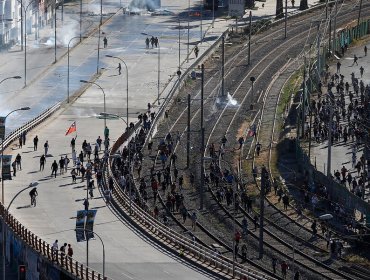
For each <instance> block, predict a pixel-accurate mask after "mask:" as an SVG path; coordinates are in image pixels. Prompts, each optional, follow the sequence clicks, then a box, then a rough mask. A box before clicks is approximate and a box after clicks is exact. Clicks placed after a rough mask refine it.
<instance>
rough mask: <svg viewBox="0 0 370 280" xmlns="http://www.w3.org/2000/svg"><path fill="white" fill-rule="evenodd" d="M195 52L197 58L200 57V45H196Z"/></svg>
mask: <svg viewBox="0 0 370 280" xmlns="http://www.w3.org/2000/svg"><path fill="white" fill-rule="evenodd" d="M194 54H195V58H197V57H198V54H199V48H198V46H195V48H194Z"/></svg>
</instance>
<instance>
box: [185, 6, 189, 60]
mask: <svg viewBox="0 0 370 280" xmlns="http://www.w3.org/2000/svg"><path fill="white" fill-rule="evenodd" d="M189 47H190V0H189V1H188V45H187V56H186V62H189V51H190V50H189Z"/></svg>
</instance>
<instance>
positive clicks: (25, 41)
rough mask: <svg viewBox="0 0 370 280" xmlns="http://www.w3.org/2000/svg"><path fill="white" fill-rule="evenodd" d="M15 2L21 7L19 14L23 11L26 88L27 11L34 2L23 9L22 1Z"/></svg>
mask: <svg viewBox="0 0 370 280" xmlns="http://www.w3.org/2000/svg"><path fill="white" fill-rule="evenodd" d="M17 1H18V2H19V4H20V5H21V8H22V9H21V12H23V10H24V20H23V21H24V30H23V32H24V86H25V87H26V85H27V10H28V8H29V7H30V5H31V4H32V3H33V2H35V1H36V0H32V1H30V2H29V3H28V5H27V6H26V7H24V5H23V1H19V0H17ZM21 15H22V14H21ZM22 18H23V16H21V19H22ZM21 24H22V23H21ZM22 35H23V34H21V36H22ZM22 46H23V45H22Z"/></svg>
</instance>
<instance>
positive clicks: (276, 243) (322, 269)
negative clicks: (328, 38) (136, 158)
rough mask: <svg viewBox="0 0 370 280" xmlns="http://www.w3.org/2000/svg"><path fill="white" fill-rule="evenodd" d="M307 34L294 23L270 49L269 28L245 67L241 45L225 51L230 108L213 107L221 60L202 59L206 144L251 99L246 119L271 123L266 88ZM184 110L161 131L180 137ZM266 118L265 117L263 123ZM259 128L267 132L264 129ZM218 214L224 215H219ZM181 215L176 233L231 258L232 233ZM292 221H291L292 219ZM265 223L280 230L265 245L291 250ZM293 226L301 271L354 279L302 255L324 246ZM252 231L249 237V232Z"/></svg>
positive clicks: (155, 166)
mask: <svg viewBox="0 0 370 280" xmlns="http://www.w3.org/2000/svg"><path fill="white" fill-rule="evenodd" d="M365 9H367V10H368V9H369V7H365ZM343 13H344V14H345V13H347V15H343V16H342V17H340V16H338V19H337V21H338V25H339V24H340V23H341V22H345V21H348V17H349V16H348V15H350V14H351V13H350V12H348V10H346V11H344V12H343ZM320 16H321V15H319V16H318V18H320ZM308 17H312V15H309V16H308ZM309 32H310V30H308V31H307V30H305V28H304V27H302V26H299V25H296V26H294V27H293V28H291V29H289V32H288V39H287V40H285V41H282V43H281V44H280V45H279V47H274V46H273V44H269V43H268V42H262V41H260V40H261V39H262V38H264V40H266V39H267V40H268V38H270V39H271V40H273V38H276V36H278V35H279V33H281V30H280V29H278V28H273V29H272V30H270V31H268V32H267V34H264V36H262V35H258V36H256V41H255V42H262V43H261V44H260V45H258V46H257V44H256V48H254V49H253V50H252V55H253V57H255V56H259V57H263V58H262V59H260V60H257V59H252V66H251V65H249V66H247V65H246V64H245V61H244V60H243V58H244V57H243V54H244V52H245V49H243V48H242V49H241V50H238V49H236V50H233V51H231V52H229V53H227V54H226V57H227V63H226V67H225V68H226V73H227V74H226V77H225V79H226V80H225V84H226V88H228V89H229V91H230V92H233V93H232V94H231V95H230V96H231V98H232V99H233V100H236V102H237V103H238V104H239V106H234V107H233V106H224V107H223V109H221V112H220V110H219V109H217V106H218V105H217V104H216V105H215V103H216V102H215V100H216V99H217V98H218V90H217V89H218V88H219V86H220V82H219V79H218V78H219V76H220V71H219V69H220V67H219V63H216V66H212V65H208V63H206V69H207V74H208V75H209V78H208V79H206V81H205V87H204V92H205V93H206V94H205V98H204V100H205V111H206V126H207V127H213V129H212V130H211V132H208V133H207V139H208V140H207V142H208V143H212V142H219V140H220V138H221V137H222V135H224V134H228V135H233V136H234V135H235V129H234V128H233V129H229V128H230V127H232V125H233V124H235V123H241V122H242V120H243V119H244V118H245V115H244V114H243V115H241V113H240V112H243V110H247V108H249V107H250V105H251V104H254V103H255V104H256V105H257V106H256V107H257V108H256V110H255V111H254V112H252V114H250V115H249V118H252V116H253V113H256V114H257V115H258V114H260V115H261V116H263V121H261V122H260V123H262V124H263V125H265V123H271V118H272V119H274V116H275V113H276V112H275V111H274V110H272V109H273V108H275V107H276V102H277V99H278V96H277V95H276V93H271V92H270V91H271V89H272V88H273V86H274V87H275V86H276V88H279V86H280V88H281V86H282V84H280V85H279V84H278V83H281V82H283V81H284V79H281V80H280V79H279V78H280V77H281V76H282V75H280V73H282V71H281V70H280V69H281V65H282V64H285V63H286V62H289V61H290V60H289V59H287V57H288V55H289V56H290V57H295V56H297V55H299V54H300V53H301V49H302V47H296V48H295V49H294V45H299V44H300V43H301V44H303V45H304V46H305V45H306V43H307V39H305V37H304V35H305V34H307V33H309ZM302 37H303V38H302ZM307 38H308V36H307ZM293 43H294V44H293ZM303 49H304V47H303ZM270 57H273V59H270ZM286 65H287V68H289V63H288V64H286ZM296 68H297V66H296V65H295V66H294V67H293V69H290V68H289V69H288V72H289V71H293V70H295V69H296ZM241 71H242V72H243V71H244V72H246V73H245V74H243V75H242V76H241V75H240V72H241ZM277 73H278V74H277ZM253 75H255V76H257V79H256V82H255V85H256V91H255V92H254V95H253V96H251V95H252V93H251V91H250V85H249V83H248V78H249V77H251V76H253ZM269 77H270V78H271V77H272V79H273V81H274V82H275V83H270V85H271V87H268V88H267V89H266V86H265V85H266V82H265V81H266V80H269V79H268V78H269ZM275 78H276V79H275ZM285 78H286V77H285ZM194 88H196V87H194ZM193 91H194V92H195V94H194V96H193V101H192V102H191V107H192V108H193V109H192V111H191V116H192V118H191V123H192V127H193V129H192V132H194V131H195V132H196V131H198V132H199V129H200V127H199V125H196V124H194V123H195V122H196V121H197V120H199V112H200V101H199V100H197V99H198V98H199V94H200V92H199V91H197V90H196V89H194V90H193ZM183 96H184V95H182V96H181V94H180V95H179V97H178V99H177V100H180V102H181V100H183V99H182V98H183ZM261 98H262V101H261ZM261 104H262V106H261ZM215 106H216V109H215ZM221 107H222V106H221ZM258 107H260V108H259V110H257V109H258ZM265 108H268V109H269V110H265ZM186 112H187V108H186V106H185V109H184V110H170V116H171V118H170V119H168V120H165V121H164V123H163V127H164V129H163V128H162V131H167V132H172V133H173V132H178V133H180V134H181V135H183V134H184V133H185V132H186V129H187V121H186V118H187V114H186ZM265 119H267V120H266V121H265ZM270 126H271V124H270ZM273 126H274V123H273V124H272V127H273ZM267 130H268V129H266V135H263V138H264V139H267V138H269V134H268V131H267ZM263 131H264V133H265V129H264V130H263ZM160 132H161V129H159V132H158V134H159V133H160ZM272 134H273V132H272ZM270 135H271V134H270ZM159 138H164V137H159ZM191 138H192V143H193V145H194V147H195V148H193V150H196V149H197V148H199V145H196V143H197V136H196V135H194V134H192V137H191ZM261 138H262V133H261ZM269 139H273V137H272V136H271V138H269ZM178 144H179V145H176V147H175V151H176V153H178V155H179V157H182V158H184V150H183V145H182V144H183V143H181V141H180V143H178ZM249 144H250V147H252V143H249ZM245 146H246V145H245ZM200 156H204V155H202V154H201V155H200ZM241 158H242V157H241ZM197 161H198V162H199V156H198V157H194V159H193V163H197ZM150 165H152V166H150ZM147 167H150V169H152V170H160V169H161V166H160V163H158V156H155V157H154V158H153V162H150V163H149V164H148V165H147ZM182 167H183V166H182ZM170 168H172V169H170V170H171V173H172V172H173V168H174V167H173V166H171V167H170ZM150 169H148V170H150ZM180 169H181V168H180ZM198 175H199V174H198ZM137 192H138V190H137ZM186 193H187V194H190V197H187V198H186V199H189V201H191V202H190V203H189V204H188V205H187V206H186V207H187V208H188V211H189V212H191V211H196V208H195V207H194V202H196V201H197V191H194V190H191V189H190V190H188V191H187V192H186ZM191 196H193V197H191ZM151 200H152V198H150V199H149V204H151V206H152V207H154V205H155V204H154V203H153V201H151ZM159 201H160V202H161V205H162V206H161V207H162V209H166V206H165V202H164V199H163V198H162V197H161V194H159ZM215 201H216V200H213V202H209V205H208V206H210V207H211V208H210V211H214V212H216V211H217V214H216V215H218V218H219V217H220V216H223V217H224V219H225V215H226V217H227V216H228V217H229V219H225V221H224V222H225V227H226V230H228V229H227V228H228V227H229V228H230V217H231V216H232V217H233V216H235V215H234V214H235V213H233V211H230V210H228V209H226V208H225V207H223V206H222V205H219V204H217V203H215ZM185 204H187V200H185ZM164 211H166V210H164ZM222 212H223V213H224V214H222ZM241 213H243V215H242V216H240V214H239V216H238V219H241V218H242V217H248V215H247V213H244V212H243V211H241ZM211 214H215V213H209V212H208V213H204V212H203V213H202V216H203V215H204V216H207V217H208V218H209V219H210V221H211V223H212V222H213V221H215V222H216V221H217V219H216V218H214V217H212V215H211ZM179 216H180V215H178V214H175V215H173V214H172V215H171V217H172V220H173V222H174V224H173V225H171V227H176V230H177V231H179V232H183V233H186V234H191V236H194V237H195V239H196V242H199V243H202V244H203V245H206V246H208V247H209V246H211V245H212V244H213V243H212V242H216V243H217V244H219V245H221V246H222V247H223V249H224V251H223V253H224V254H225V256H227V257H230V254H231V257H232V250H231V248H232V246H230V239H231V238H230V237H229V238H225V236H222V235H223V233H222V232H221V230H219V228H213V227H212V228H210V230H208V229H207V228H208V227H209V223H208V225H207V223H203V221H204V219H203V221H200V219H199V220H198V223H197V225H198V227H197V230H195V231H194V230H192V229H190V228H189V226H190V225H189V223H184V224H182V223H181V221H180V217H179ZM284 218H285V219H287V216H286V215H285V217H284ZM249 219H250V218H249ZM226 220H229V221H226ZM231 220H232V219H231ZM290 221H292V220H291V219H290ZM208 222H209V221H208ZM239 223H240V222H239ZM268 224H269V226H267V227H266V230H265V231H266V233H269V232H270V231H276V232H280V233H279V234H280V235H279V237H278V236H277V235H278V234H276V235H269V237H268V241H267V243H266V245H267V244H268V246H269V247H270V249H271V251H272V252H273V254H282V252H281V251H282V250H284V251H290V250H291V246H289V240H288V241H284V240H282V237H281V236H284V237H287V236H289V237H290V242H291V241H292V234H287V231H286V230H285V231H284V230H283V229H282V226H281V225H279V224H277V223H276V222H274V221H273V220H272V219H271V220H268ZM239 226H240V224H239ZM294 226H295V227H298V228H299V231H301V232H302V233H301V232H300V234H299V236H297V241H299V242H300V243H302V244H303V243H304V246H305V247H304V248H302V253H299V257H298V258H297V263H298V264H299V265H300V267H305V269H307V270H310V271H311V272H312V273H314V274H315V275H316V277H318V278H317V279H321V278H325V279H354V278H353V277H349V276H348V275H347V274H344V273H341V272H339V271H337V270H335V269H331V268H330V267H328V266H326V265H322V264H320V263H321V262H320V261H316V260H315V259H313V258H312V257H311V258H310V257H309V256H308V255H306V254H305V253H303V251H306V250H315V251H316V252H320V253H325V250H324V249H323V248H322V246H321V247H319V246H315V245H312V244H310V243H309V242H308V241H307V240H306V239H307V234H308V233H307V232H308V231H307V230H306V228H303V227H301V226H300V225H299V224H297V223H295V222H294ZM301 229H302V230H301ZM250 235H252V233H251V234H250ZM303 235H304V236H303ZM254 238H256V237H254ZM222 239H223V240H225V239H228V240H229V242H225V241H223V240H222ZM321 241H322V240H321ZM284 242H285V243H284ZM282 248H284V249H282ZM223 249H222V250H223ZM284 254H285V255H283V257H284V258H287V259H291V256H289V253H284ZM260 263H261V262H260ZM260 263H258V262H257V261H256V262H255V263H249V264H251V265H254V266H256V267H258V268H259V269H262V270H263V269H265V270H267V271H270V273H271V269H267V268H266V264H265V267H263V266H262V265H260ZM315 279H316V278H315Z"/></svg>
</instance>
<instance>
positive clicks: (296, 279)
mask: <svg viewBox="0 0 370 280" xmlns="http://www.w3.org/2000/svg"><path fill="white" fill-rule="evenodd" d="M299 276H300V274H299V271H297V272H296V273H295V274H294V278H293V279H294V280H299Z"/></svg>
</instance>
